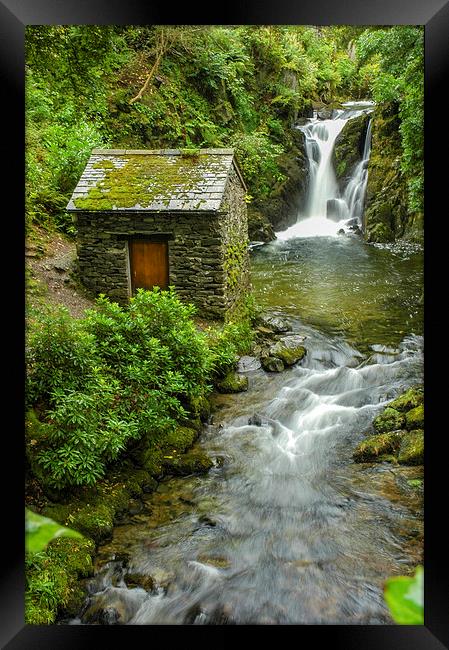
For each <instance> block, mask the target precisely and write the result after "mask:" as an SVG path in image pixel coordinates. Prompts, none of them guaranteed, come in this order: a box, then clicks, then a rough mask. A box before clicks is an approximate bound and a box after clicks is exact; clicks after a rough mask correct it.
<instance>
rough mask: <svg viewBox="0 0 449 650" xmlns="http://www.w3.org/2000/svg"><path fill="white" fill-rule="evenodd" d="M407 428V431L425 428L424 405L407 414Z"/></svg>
mask: <svg viewBox="0 0 449 650" xmlns="http://www.w3.org/2000/svg"><path fill="white" fill-rule="evenodd" d="M405 426H406V428H407V429H409V430H412V429H423V428H424V404H420V405H419V406H416V407H415V408H414V409H411V410H410V411H407V413H406V414H405Z"/></svg>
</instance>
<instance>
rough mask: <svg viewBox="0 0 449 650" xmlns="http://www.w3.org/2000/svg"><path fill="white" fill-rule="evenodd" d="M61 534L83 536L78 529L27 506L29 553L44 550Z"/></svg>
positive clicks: (26, 525) (26, 543)
mask: <svg viewBox="0 0 449 650" xmlns="http://www.w3.org/2000/svg"><path fill="white" fill-rule="evenodd" d="M61 536H65V537H78V538H80V539H82V538H83V536H82V535H81V533H78V532H77V531H76V530H72V529H71V528H67V527H66V526H61V524H58V523H57V522H56V521H53V519H49V518H48V517H42V515H38V514H37V513H36V512H33V511H32V510H28V508H25V548H26V550H27V552H28V553H39V552H40V551H43V550H44V549H45V548H46V546H47V544H48V543H49V542H51V541H52V540H53V539H55V538H56V537H61Z"/></svg>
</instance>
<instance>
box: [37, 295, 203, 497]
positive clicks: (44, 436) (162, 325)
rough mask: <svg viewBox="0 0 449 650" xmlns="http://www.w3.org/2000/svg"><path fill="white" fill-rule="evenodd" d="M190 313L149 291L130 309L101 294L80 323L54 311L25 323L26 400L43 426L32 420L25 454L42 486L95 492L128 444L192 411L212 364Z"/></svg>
mask: <svg viewBox="0 0 449 650" xmlns="http://www.w3.org/2000/svg"><path fill="white" fill-rule="evenodd" d="M193 313H194V307H193V306H192V305H186V304H184V303H182V302H181V301H180V300H179V299H178V297H177V296H176V294H175V292H174V291H173V290H170V291H159V290H158V289H155V290H154V291H151V292H150V291H143V290H140V291H138V293H137V295H136V296H135V297H134V298H132V299H131V301H130V303H129V305H127V306H126V307H120V306H119V305H118V304H117V303H113V302H111V301H109V300H108V299H107V298H105V297H100V298H99V299H98V301H97V308H96V309H94V310H90V311H88V312H86V317H85V318H84V319H83V320H75V319H71V318H70V316H69V315H68V312H67V311H66V310H64V309H60V310H57V311H56V312H55V313H53V314H45V315H42V317H41V318H40V319H39V320H36V321H33V322H31V323H30V327H29V333H28V354H27V363H28V369H27V388H28V390H27V401H28V406H29V407H35V406H37V407H38V409H39V413H40V417H41V420H42V422H38V423H37V424H36V422H34V423H33V422H31V421H30V426H31V429H32V431H30V432H29V435H28V438H27V440H28V442H27V454H28V456H29V462H30V466H31V468H32V470H33V471H34V472H35V473H37V474H38V475H39V478H40V479H41V480H43V481H44V483H45V484H46V485H48V486H51V487H55V488H57V489H62V488H65V487H70V486H76V485H93V484H94V483H95V482H96V481H97V480H98V479H99V478H100V477H102V476H104V473H105V470H106V467H107V465H108V463H111V462H112V461H114V460H116V459H117V458H118V457H119V456H120V455H121V454H122V453H123V452H124V451H125V450H126V449H127V447H128V446H129V444H130V443H131V442H132V441H133V440H139V439H141V438H142V436H144V435H146V434H148V433H149V432H153V434H154V435H156V434H161V433H163V434H165V435H166V434H168V433H169V432H170V431H172V430H173V429H174V428H175V427H176V426H177V423H178V422H179V421H182V420H185V419H186V418H187V417H188V414H189V412H190V408H191V406H190V404H191V403H192V409H194V408H196V407H195V406H194V405H196V404H197V402H198V399H201V398H202V397H204V396H205V395H206V394H207V392H208V391H209V390H210V387H209V385H208V383H207V382H208V378H209V375H210V370H211V368H212V364H213V358H212V355H211V353H210V351H209V348H208V345H207V339H206V335H205V334H203V333H201V332H199V331H197V329H196V328H195V325H194V323H193V321H192V315H193ZM33 417H34V419H35V416H33ZM36 463H37V468H36Z"/></svg>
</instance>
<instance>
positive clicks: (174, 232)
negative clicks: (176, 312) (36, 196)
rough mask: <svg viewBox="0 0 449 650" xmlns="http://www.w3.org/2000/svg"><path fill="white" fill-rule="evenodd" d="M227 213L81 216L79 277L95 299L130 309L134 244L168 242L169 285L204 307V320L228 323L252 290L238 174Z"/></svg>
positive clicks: (231, 185)
mask: <svg viewBox="0 0 449 650" xmlns="http://www.w3.org/2000/svg"><path fill="white" fill-rule="evenodd" d="M222 206H223V211H222V212H219V213H218V212H202V213H195V212H191V213H188V214H175V213H168V212H164V213H144V212H120V211H114V212H112V213H98V212H96V213H94V212H81V211H80V212H77V213H76V227H77V230H78V236H77V253H78V260H77V267H78V268H77V272H78V276H79V279H80V280H81V282H82V283H83V284H84V285H85V286H86V287H87V288H88V289H89V290H90V291H91V292H92V293H94V294H95V295H98V294H99V293H104V294H105V295H107V296H109V297H110V298H111V299H112V300H115V301H117V302H119V303H126V302H127V300H128V299H129V296H130V277H129V254H128V241H129V239H130V238H132V237H133V236H139V235H141V236H148V237H151V236H152V235H165V236H167V237H168V256H169V283H170V285H173V286H174V287H175V288H176V291H177V293H178V295H179V296H180V297H181V298H183V299H185V300H186V301H188V302H192V303H194V304H195V305H196V306H197V307H198V315H199V316H205V317H209V318H210V317H215V318H221V317H223V315H224V313H225V311H226V310H227V309H228V308H229V307H231V306H232V305H233V304H234V303H235V301H236V299H237V297H238V295H240V292H241V290H242V289H244V288H246V287H247V285H248V276H249V272H248V264H249V263H248V251H247V245H248V226H247V218H246V203H245V192H244V189H243V187H242V185H241V183H240V180H239V179H238V176H237V174H236V172H235V171H234V169H232V171H231V172H230V176H229V180H228V183H227V186H226V190H225V195H224V200H223V204H222Z"/></svg>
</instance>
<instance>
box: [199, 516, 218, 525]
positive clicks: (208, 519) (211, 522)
mask: <svg viewBox="0 0 449 650" xmlns="http://www.w3.org/2000/svg"><path fill="white" fill-rule="evenodd" d="M198 521H199V522H200V523H202V524H204V525H205V526H211V527H214V526H216V525H217V522H216V521H215V520H214V519H212V518H211V517H209V515H200V516H199V517H198Z"/></svg>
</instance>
